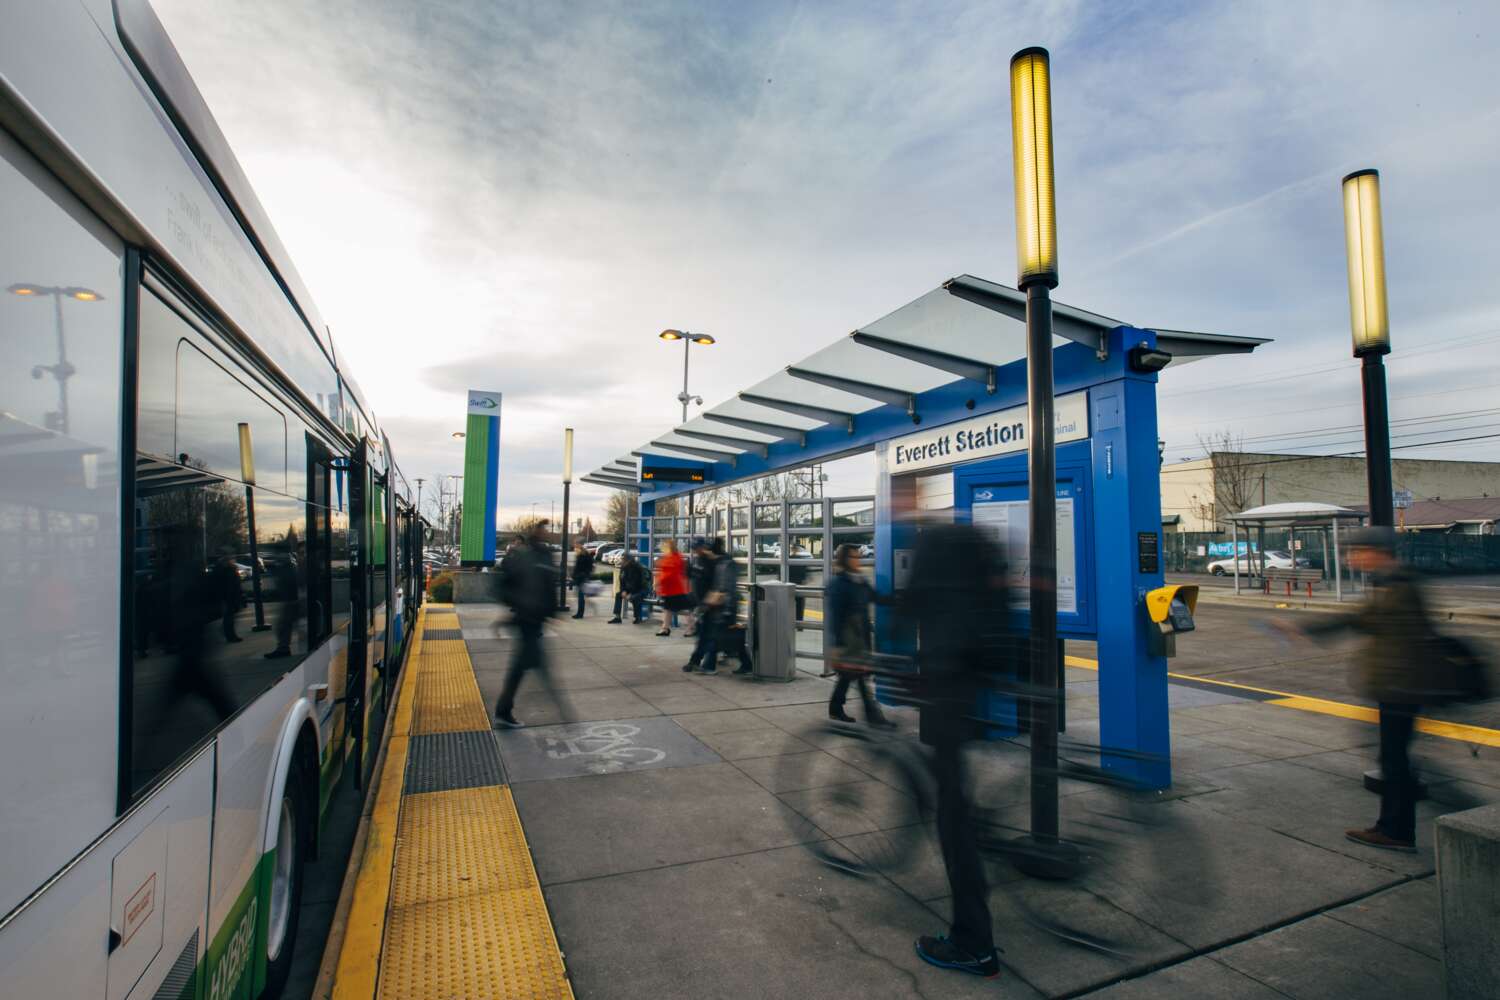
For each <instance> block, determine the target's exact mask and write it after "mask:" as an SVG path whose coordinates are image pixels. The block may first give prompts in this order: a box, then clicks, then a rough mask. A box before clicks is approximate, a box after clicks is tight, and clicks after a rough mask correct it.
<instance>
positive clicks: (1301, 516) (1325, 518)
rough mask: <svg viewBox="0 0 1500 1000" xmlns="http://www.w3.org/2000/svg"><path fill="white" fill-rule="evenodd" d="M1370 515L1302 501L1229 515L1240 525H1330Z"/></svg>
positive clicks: (1360, 519) (1328, 504) (1327, 504)
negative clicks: (1332, 522) (1330, 523)
mask: <svg viewBox="0 0 1500 1000" xmlns="http://www.w3.org/2000/svg"><path fill="white" fill-rule="evenodd" d="M1368 516H1369V515H1368V514H1366V513H1365V512H1364V511H1362V510H1352V509H1350V508H1348V507H1340V506H1339V505H1338V504H1332V503H1316V502H1310V501H1300V502H1293V503H1270V504H1266V505H1265V506H1264V507H1252V508H1250V509H1249V510H1246V511H1241V512H1240V513H1238V514H1231V515H1229V520H1231V521H1237V522H1238V523H1240V524H1260V525H1269V524H1281V525H1292V526H1296V525H1301V524H1328V523H1329V522H1330V521H1363V520H1364V519H1365V518H1366V517H1368Z"/></svg>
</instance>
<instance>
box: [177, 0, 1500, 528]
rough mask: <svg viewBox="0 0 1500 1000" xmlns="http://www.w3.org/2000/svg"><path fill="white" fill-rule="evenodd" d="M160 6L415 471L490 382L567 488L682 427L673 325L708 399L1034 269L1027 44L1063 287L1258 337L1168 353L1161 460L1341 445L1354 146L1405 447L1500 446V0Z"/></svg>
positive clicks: (1352, 369) (520, 474)
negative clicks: (1044, 106)
mask: <svg viewBox="0 0 1500 1000" xmlns="http://www.w3.org/2000/svg"><path fill="white" fill-rule="evenodd" d="M154 5H155V7H156V9H157V11H158V13H159V14H160V16H161V18H162V20H163V22H164V23H165V24H166V26H167V28H168V30H169V32H170V33H171V34H172V36H173V38H174V40H175V41H176V43H177V45H178V48H179V49H180V50H181V52H182V55H183V58H184V60H185V61H186V63H187V65H188V67H189V69H190V70H191V71H192V73H193V75H194V76H195V78H196V79H197V81H198V84H199V86H200V88H201V89H202V91H203V93H204V95H205V96H206V98H207V100H208V102H209V104H210V106H211V107H212V108H213V109H214V112H215V114H216V115H217V116H218V119H219V122H220V124H221V126H222V127H223V129H224V132H225V133H226V135H227V136H228V137H229V140H230V142H231V144H232V145H233V146H234V148H235V151H236V153H237V154H238V156H239V158H240V160H241V162H242V163H243V165H244V167H245V170H246V172H247V173H248V174H249V176H250V178H251V180H252V182H253V183H254V184H255V186H256V188H257V191H258V192H259V194H260V197H261V200H262V201H263V202H264V204H265V206H266V208H267V210H268V212H269V214H270V216H271V218H272V219H273V220H274V222H275V224H276V226H277V228H278V230H279V232H280V235H281V237H282V239H283V241H284V242H285V243H286V245H287V247H288V249H289V250H290V252H291V254H292V256H293V258H294V259H295V260H296V262H297V265H298V268H299V270H300V271H301V273H302V275H303V277H304V279H305V280H306V282H307V284H308V285H309V287H310V288H311V290H312V292H313V294H314V296H315V298H316V299H317V302H318V306H319V308H320V310H321V311H322V312H323V314H324V316H325V318H326V319H327V320H328V322H329V323H330V325H331V326H332V328H333V331H334V336H335V338H336V339H337V341H338V343H339V350H340V352H341V353H342V354H343V355H344V356H345V357H348V358H350V359H352V362H353V366H354V370H355V372H356V375H357V377H358V379H359V380H360V382H361V384H362V385H363V387H364V389H365V391H366V394H367V395H368V396H369V397H371V402H372V405H373V406H374V407H375V409H376V411H377V413H378V414H379V416H380V418H381V420H382V422H383V423H384V424H385V425H386V427H387V430H388V433H389V435H390V438H391V441H392V443H393V446H394V447H395V449H396V452H397V456H398V460H399V461H400V462H401V464H402V466H403V468H404V469H406V471H407V473H408V475H409V476H418V475H420V476H426V477H429V478H432V477H436V476H438V475H441V474H444V473H456V472H459V471H461V469H460V466H461V464H462V455H461V445H460V444H459V443H458V442H456V441H454V440H453V439H452V437H451V433H452V432H453V431H454V430H456V429H458V428H460V427H461V426H462V420H463V391H464V390H465V389H466V388H469V387H475V388H483V389H496V390H500V391H502V392H504V393H505V412H504V418H503V419H504V430H503V444H502V459H501V461H502V485H501V498H500V502H501V506H502V517H503V518H504V519H505V520H509V519H510V517H512V516H514V515H515V514H516V513H521V512H527V511H529V510H530V509H531V504H532V503H533V502H538V503H540V505H541V507H542V509H546V507H547V505H548V503H549V502H550V501H552V500H553V499H555V498H557V497H558V496H559V492H560V489H559V487H558V486H557V482H558V480H559V478H560V471H559V470H560V451H561V440H562V428H563V426H564V425H568V424H571V425H573V426H574V427H576V428H577V434H578V449H579V451H578V465H579V467H580V469H588V468H593V467H594V466H596V465H598V464H601V463H603V462H605V461H608V460H610V459H612V458H614V457H616V456H618V455H621V454H624V453H625V452H627V451H629V450H630V448H632V447H634V446H636V445H638V444H640V443H642V442H644V441H646V440H648V439H650V438H652V437H657V436H660V435H661V434H662V433H663V432H664V431H665V430H666V429H667V428H668V427H670V426H671V425H673V424H674V423H676V420H677V416H678V410H677V403H676V402H675V401H674V396H675V394H676V392H677V391H678V388H679V386H680V378H681V371H680V354H679V352H677V351H674V350H673V349H672V347H670V346H669V345H666V344H664V343H662V342H660V341H658V340H657V339H656V333H657V332H658V331H659V330H661V329H662V328H663V327H666V326H679V327H686V328H689V329H693V330H702V331H706V332H709V333H712V334H713V335H714V336H715V337H716V338H718V340H719V343H718V345H716V346H715V347H713V348H710V349H708V350H706V351H700V352H696V356H695V359H694V372H693V391H694V392H695V393H699V394H701V395H702V396H703V397H704V398H705V400H706V401H707V402H708V403H709V404H710V405H712V404H713V403H716V402H719V401H720V400H723V399H725V398H727V397H729V396H731V395H732V394H733V393H734V392H735V391H736V390H738V389H741V388H744V387H746V386H748V385H750V384H751V383H753V382H756V381H759V380H760V379H761V378H763V377H765V376H767V375H769V374H771V373H773V372H775V371H777V370H779V369H780V368H781V367H782V366H784V365H786V364H788V363H790V362H792V361H795V360H799V359H800V358H802V357H805V356H806V355H807V354H809V353H811V352H812V351H813V350H815V349H817V348H819V347H821V346H824V345H826V344H828V343H831V342H833V341H834V340H836V339H837V338H839V337H840V336H842V335H843V334H845V333H847V331H849V330H851V329H853V328H854V327H856V326H858V325H861V324H863V323H867V322H869V321H871V320H873V319H876V318H878V317H880V316H882V315H884V314H885V313H887V312H889V311H891V310H892V309H894V308H896V307H898V306H900V305H902V304H904V303H905V302H907V301H910V300H911V299H913V298H915V297H917V296H918V295H920V294H922V293H923V292H925V291H928V290H930V289H931V288H934V287H936V286H937V285H938V284H939V283H941V282H942V281H943V280H944V279H946V278H949V277H951V276H953V275H956V274H960V273H965V272H968V273H972V274H977V275H980V276H983V277H989V278H992V279H995V280H998V281H1002V282H1005V283H1007V284H1010V283H1013V282H1014V276H1015V251H1014V235H1013V233H1014V230H1013V221H1012V220H1013V215H1012V196H1011V191H1012V187H1011V184H1012V181H1011V168H1010V156H1011V153H1010V122H1009V83H1008V79H1007V66H1008V61H1009V57H1010V55H1011V53H1013V52H1014V51H1015V50H1017V49H1019V48H1022V47H1024V46H1027V45H1038V44H1039V45H1045V46H1047V47H1048V48H1049V49H1050V50H1051V52H1052V62H1053V77H1054V91H1055V94H1054V129H1055V134H1056V147H1057V167H1056V169H1057V191H1058V203H1059V207H1058V215H1059V220H1060V221H1059V244H1060V248H1061V250H1060V261H1061V276H1062V283H1061V285H1060V287H1059V288H1058V290H1057V292H1056V293H1055V295H1056V297H1057V299H1059V300H1060V301H1064V302H1068V303H1072V304H1075V305H1079V306H1082V307H1085V308H1088V309H1091V310H1093V311H1096V312H1100V313H1104V314H1106V315H1110V316H1115V317H1118V318H1120V319H1122V320H1126V321H1129V322H1132V323H1135V324H1137V325H1141V326H1163V327H1171V328H1185V329H1193V330H1203V331H1210V332H1219V333H1232V334H1243V335H1250V336H1262V337H1272V338H1275V341H1276V343H1275V344H1272V345H1268V346H1267V347H1265V348H1262V349H1261V350H1260V351H1258V352H1257V353H1256V354H1255V355H1254V356H1253V357H1251V358H1248V359H1245V358H1235V359H1233V360H1230V359H1216V360H1210V361H1204V362H1201V363H1199V364H1197V365H1194V366H1192V367H1189V368H1184V369H1182V370H1181V371H1169V372H1167V373H1166V375H1165V376H1164V378H1163V385H1162V390H1161V407H1162V428H1161V430H1162V436H1163V437H1164V438H1165V440H1166V442H1167V458H1168V461H1169V462H1170V461H1175V460H1176V459H1178V458H1182V457H1186V456H1189V455H1194V454H1198V453H1200V452H1201V448H1200V447H1199V438H1200V437H1202V436H1205V435H1209V434H1218V433H1222V432H1225V431H1229V432H1232V433H1234V434H1238V435H1243V436H1244V438H1245V442H1246V447H1253V448H1256V449H1260V450H1293V451H1305V452H1328V453H1334V452H1348V451H1351V450H1357V449H1358V447H1359V444H1358V438H1359V432H1358V429H1357V425H1358V422H1359V419H1360V418H1359V372H1358V365H1357V364H1356V363H1355V362H1354V361H1353V360H1352V359H1351V357H1350V353H1349V332H1348V297H1347V284H1346V278H1345V272H1344V246H1343V223H1342V203H1341V200H1340V194H1339V179H1340V177H1341V176H1342V175H1343V174H1345V173H1347V172H1348V171H1350V170H1353V169H1358V168H1362V167H1368V166H1374V167H1377V168H1379V169H1380V171H1381V174H1382V185H1383V196H1384V200H1385V226H1386V253H1387V268H1388V271H1389V276H1390V310H1391V315H1392V324H1393V342H1394V344H1395V353H1393V354H1392V355H1391V357H1390V359H1389V364H1390V383H1391V392H1392V411H1393V412H1392V416H1393V419H1394V420H1395V421H1397V422H1396V423H1395V425H1394V426H1393V430H1392V434H1393V443H1394V444H1395V445H1396V446H1397V447H1398V448H1400V449H1401V450H1398V451H1397V452H1396V454H1397V455H1400V456H1415V455H1427V456H1430V457H1436V458H1500V437H1494V436H1493V435H1495V434H1496V433H1497V431H1500V400H1497V396H1500V282H1497V281H1496V280H1495V277H1494V270H1495V264H1496V259H1497V251H1500V240H1497V237H1496V233H1497V232H1500V199H1497V198H1496V197H1495V179H1496V176H1497V168H1500V73H1497V71H1496V69H1495V61H1494V53H1495V51H1496V46H1497V41H1500V8H1497V7H1494V6H1492V5H1486V4H1464V5H1458V6H1454V5H1448V4H1421V5H1417V4H1394V3H1391V4H1385V3H1373V2H1369V0H1364V2H1358V3H1347V4H1337V3H1323V2H1319V3H1308V2H1306V0H1299V2H1292V3H1238V4H1222V5H1210V4H1196V3H1164V2H1153V3H1139V4H1130V3H1118V2H1110V3H1103V2H1101V3H1026V2H1018V3H981V4H969V3H938V2H925V3H911V4H880V3H874V4H872V3H869V2H865V0H857V2H843V3H840V2H828V3H792V2H789V3H773V2H766V3H759V2H753V3H752V2H745V3H728V2H725V3H703V2H680V3H659V2H643V0H633V2H630V3H619V4H609V3H604V2H578V3H548V2H536V3H505V2H499V0H358V2H356V0H319V2H311V0H154ZM1425 418H1438V419H1431V420H1426V419H1425ZM1483 435H1492V436H1491V437H1489V438H1484V437H1483ZM1456 438H1478V440H1469V441H1461V442H1458V443H1445V444H1431V443H1430V442H1440V441H1443V442H1446V441H1449V440H1450V439H1456ZM1408 446H1415V447H1408ZM869 469H870V466H869V465H868V463H867V462H865V461H860V460H855V461H850V462H845V463H842V464H841V465H840V467H839V468H837V469H836V470H835V474H834V477H833V482H832V483H831V484H830V486H831V487H832V488H834V489H838V490H841V491H845V492H855V491H857V492H864V491H865V490H867V489H869V488H870V482H869V475H870V473H869ZM1497 485H1500V484H1497ZM578 494H579V498H580V500H581V501H582V503H583V505H584V509H585V510H586V511H588V510H597V508H598V507H599V505H600V504H601V503H602V499H603V493H602V491H596V490H594V489H593V488H592V487H587V486H585V487H583V488H582V489H580V490H579V491H578Z"/></svg>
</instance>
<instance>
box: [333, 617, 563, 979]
mask: <svg viewBox="0 0 1500 1000" xmlns="http://www.w3.org/2000/svg"><path fill="white" fill-rule="evenodd" d="M424 627H425V628H432V629H437V628H457V627H458V620H457V616H456V615H454V614H452V613H451V611H450V610H449V608H448V607H447V606H434V605H429V606H428V607H427V608H425V609H424V610H423V615H422V618H421V619H420V620H419V622H418V625H417V629H418V635H417V640H418V644H417V645H416V647H415V649H414V655H413V659H412V661H411V663H410V665H409V667H408V669H409V670H410V671H411V673H410V674H409V675H408V677H407V683H405V684H404V685H403V686H402V689H401V698H400V700H399V701H398V703H397V706H396V723H395V725H394V727H393V730H392V737H391V740H392V745H391V748H390V750H389V751H388V755H387V759H386V766H385V768H384V770H383V771H382V774H381V784H380V787H379V790H378V792H377V805H376V809H375V812H374V814H373V815H372V820H371V830H370V843H371V844H375V845H379V846H380V848H381V850H382V851H383V853H381V852H374V853H372V852H369V851H367V853H366V855H365V859H364V861H363V863H362V864H361V868H360V874H359V882H358V883H357V884H356V889H355V905H354V908H353V909H352V910H351V913H350V921H349V923H350V930H349V934H348V935H346V937H345V942H344V949H343V952H342V954H341V955H340V958H339V975H338V978H337V979H336V980H335V981H334V998H335V1000H375V998H377V997H378V998H380V1000H452V998H457V997H462V998H464V1000H479V998H491V997H493V998H527V1000H571V998H572V996H573V990H572V987H571V986H570V985H569V983H568V978H567V971H566V969H565V968H564V965H563V958H562V953H561V951H560V950H559V948H558V944H557V937H556V935H555V934H554V933H553V930H552V921H551V919H550V917H549V916H548V914H547V904H546V901H545V900H544V899H543V897H542V890H541V885H540V883H539V882H538V881H537V877H536V870H535V868H534V867H533V866H532V863H531V852H530V850H529V849H528V848H527V846H526V835H525V832H524V831H523V830H522V828H521V819H520V817H519V816H518V815H517V813H516V808H515V803H514V801H513V800H512V799H511V795H510V789H508V788H506V787H505V786H503V785H491V786H488V787H481V788H462V789H456V790H453V791H444V792H425V793H422V794H414V795H405V796H403V795H402V794H401V789H402V785H403V774H404V768H405V762H406V756H407V747H406V743H407V742H408V741H409V739H410V738H411V737H420V736H425V735H429V734H435V733H450V732H469V731H474V730H483V731H485V732H488V731H489V729H490V721H489V715H488V713H487V712H486V711H485V708H484V703H483V699H482V697H481V695H480V693H479V685H478V683H477V682H476V681H475V678H474V670H473V667H472V665H471V664H470V662H469V656H468V651H467V649H466V647H465V646H464V644H463V643H462V642H460V641H455V640H441V641H434V642H431V643H426V644H423V643H422V642H421V632H422V630H423V629H424ZM403 713H404V714H403ZM398 740H400V741H401V747H400V753H399V758H400V764H399V765H397V764H395V763H394V762H395V760H396V758H397V756H398V754H397V753H396V750H397V747H396V742H397V741H398ZM388 797H392V798H394V799H395V800H396V806H398V807H399V808H397V807H396V806H393V807H391V808H386V809H383V808H382V807H383V806H388V805H390V803H388V802H387V798H388ZM377 827H379V829H378V830H377ZM387 846H388V849H387ZM367 872H368V873H369V876H368V878H367ZM378 872H383V882H382V879H381V877H380V876H379V875H378V874H377V873H378ZM361 890H364V892H363V893H361ZM362 905H363V907H364V909H363V910H362V909H361V906H362ZM371 913H373V915H374V920H375V921H377V922H378V923H379V924H380V925H381V927H382V929H383V932H384V933H383V936H381V935H377V936H376V937H375V938H374V940H373V941H372V940H371V938H370V935H369V933H368V927H369V925H370V923H371ZM357 924H358V925H359V926H360V927H362V928H365V930H366V933H364V934H363V935H361V936H360V939H359V942H358V943H357V945H355V946H353V947H357V948H358V949H361V953H360V954H351V937H353V936H354V931H355V927H356V925H357ZM382 937H383V940H382ZM377 956H378V960H377ZM346 975H347V978H346ZM346 987H347V988H346Z"/></svg>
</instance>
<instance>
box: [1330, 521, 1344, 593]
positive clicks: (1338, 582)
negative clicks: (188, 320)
mask: <svg viewBox="0 0 1500 1000" xmlns="http://www.w3.org/2000/svg"><path fill="white" fill-rule="evenodd" d="M1332 520H1333V599H1334V600H1335V601H1339V602H1342V601H1343V600H1344V570H1343V567H1342V565H1341V564H1340V562H1339V519H1338V518H1336V517H1335V518H1333V519H1332Z"/></svg>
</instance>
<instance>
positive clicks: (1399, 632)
mask: <svg viewBox="0 0 1500 1000" xmlns="http://www.w3.org/2000/svg"><path fill="white" fill-rule="evenodd" d="M1349 565H1350V566H1351V567H1352V568H1354V569H1355V570H1358V571H1359V572H1361V573H1364V574H1366V576H1367V578H1368V580H1369V583H1370V588H1369V591H1368V593H1367V596H1366V598H1365V603H1364V606H1363V607H1361V608H1360V609H1359V610H1358V611H1355V612H1353V613H1352V614H1347V615H1339V616H1337V617H1327V618H1323V619H1322V620H1320V621H1310V622H1307V623H1298V624H1292V623H1290V622H1287V621H1284V620H1282V621H1278V622H1277V627H1278V628H1280V629H1281V630H1283V631H1287V632H1300V633H1301V634H1303V635H1306V636H1309V637H1312V638H1323V637H1328V636H1334V635H1339V634H1343V633H1346V632H1351V631H1352V632H1356V633H1358V634H1359V635H1361V636H1362V637H1363V643H1362V644H1361V647H1360V650H1359V652H1358V654H1357V656H1356V658H1355V660H1354V670H1353V677H1352V680H1353V681H1354V687H1355V690H1357V691H1358V692H1359V693H1360V694H1362V695H1364V696H1365V697H1367V698H1369V699H1371V700H1372V701H1374V702H1376V703H1377V704H1378V705H1379V706H1380V772H1381V778H1382V782H1381V790H1380V816H1379V817H1378V818H1377V819H1376V820H1375V825H1374V826H1371V827H1365V828H1361V829H1353V830H1346V831H1345V832H1344V836H1345V837H1347V838H1348V839H1350V840H1352V841H1354V842H1355V843H1357V844H1364V845H1365V846H1366V847H1378V848H1381V849H1383V850H1387V851H1402V852H1405V853H1413V852H1415V851H1416V849H1417V779H1416V775H1415V774H1414V773H1413V771H1412V766H1411V757H1410V754H1409V752H1408V751H1409V750H1410V746H1411V736H1412V729H1413V727H1414V726H1415V724H1416V717H1417V712H1418V711H1419V709H1420V708H1421V706H1422V704H1423V703H1424V702H1432V701H1435V700H1449V698H1450V694H1451V692H1448V691H1442V692H1439V690H1438V687H1439V686H1440V685H1442V684H1443V681H1442V679H1441V678H1438V677H1437V676H1435V667H1436V663H1437V662H1438V661H1439V660H1440V659H1441V658H1440V657H1439V653H1440V650H1441V648H1442V640H1441V639H1440V638H1439V637H1438V635H1437V633H1436V631H1435V630H1434V629H1433V626H1432V621H1431V618H1430V617H1429V615H1428V612H1427V605H1426V602H1425V601H1424V599H1423V597H1422V588H1421V587H1420V586H1419V584H1418V582H1417V577H1416V574H1414V573H1413V572H1412V571H1411V570H1410V569H1408V568H1407V567H1405V566H1403V565H1401V563H1400V562H1398V561H1397V560H1396V533H1395V531H1394V530H1393V529H1391V528H1382V527H1369V528H1361V529H1359V530H1358V531H1355V532H1352V533H1351V534H1350V545H1349ZM1319 617H1320V618H1321V617H1322V616H1319Z"/></svg>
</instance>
